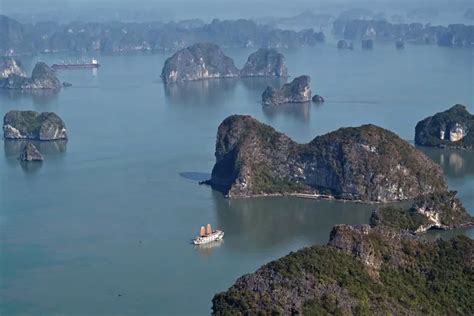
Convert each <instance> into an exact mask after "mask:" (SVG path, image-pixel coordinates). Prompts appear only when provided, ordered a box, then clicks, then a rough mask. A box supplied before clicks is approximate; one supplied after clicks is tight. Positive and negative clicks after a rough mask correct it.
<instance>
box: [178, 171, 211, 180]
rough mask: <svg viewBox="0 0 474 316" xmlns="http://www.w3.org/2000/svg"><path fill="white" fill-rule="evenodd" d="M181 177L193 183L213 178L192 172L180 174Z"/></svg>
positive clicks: (209, 175)
mask: <svg viewBox="0 0 474 316" xmlns="http://www.w3.org/2000/svg"><path fill="white" fill-rule="evenodd" d="M179 175H180V176H181V177H183V178H185V179H188V180H193V181H196V182H200V181H205V180H209V179H210V178H211V174H210V173H206V172H192V171H189V172H180V173H179Z"/></svg>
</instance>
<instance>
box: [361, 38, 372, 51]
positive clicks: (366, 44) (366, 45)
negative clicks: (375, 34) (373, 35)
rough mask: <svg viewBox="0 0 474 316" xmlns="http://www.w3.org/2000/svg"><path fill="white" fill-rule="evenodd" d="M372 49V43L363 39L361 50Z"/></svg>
mask: <svg viewBox="0 0 474 316" xmlns="http://www.w3.org/2000/svg"><path fill="white" fill-rule="evenodd" d="M373 48H374V41H373V40H371V39H363V40H362V49H373Z"/></svg>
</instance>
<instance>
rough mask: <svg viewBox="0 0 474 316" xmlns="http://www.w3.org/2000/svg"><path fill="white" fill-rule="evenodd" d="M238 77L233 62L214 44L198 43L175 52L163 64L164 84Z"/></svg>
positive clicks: (162, 75) (237, 71) (162, 76)
mask: <svg viewBox="0 0 474 316" xmlns="http://www.w3.org/2000/svg"><path fill="white" fill-rule="evenodd" d="M238 76H239V70H238V69H237V68H236V67H235V65H234V61H233V60H232V59H231V58H230V57H228V56H226V55H225V54H224V52H223V51H222V50H221V49H220V48H219V47H218V46H217V45H214V44H209V43H199V44H194V45H193V46H190V47H188V48H184V49H181V50H179V51H178V52H176V53H175V54H174V55H173V56H171V57H170V58H168V59H167V60H166V62H165V65H164V67H163V70H162V72H161V78H162V80H163V82H165V83H173V82H183V81H193V80H202V79H212V78H233V77H238Z"/></svg>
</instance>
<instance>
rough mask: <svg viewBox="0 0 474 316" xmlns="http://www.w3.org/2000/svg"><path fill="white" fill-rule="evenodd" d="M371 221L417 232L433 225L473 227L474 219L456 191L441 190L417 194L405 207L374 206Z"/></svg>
mask: <svg viewBox="0 0 474 316" xmlns="http://www.w3.org/2000/svg"><path fill="white" fill-rule="evenodd" d="M370 223H371V225H373V226H386V227H390V228H393V229H396V230H403V231H408V232H410V233H412V234H418V233H423V232H425V231H427V230H429V229H433V228H434V229H443V230H447V229H454V228H458V227H466V226H474V218H473V217H472V216H470V215H469V213H468V212H467V210H466V209H465V208H464V206H463V205H462V203H461V201H460V200H459V199H458V198H457V197H456V192H444V193H435V194H429V195H427V196H419V197H417V198H416V199H415V201H414V203H413V205H412V206H411V207H410V208H408V209H404V208H400V207H395V206H388V207H384V208H381V209H377V210H375V211H374V213H373V214H372V216H371V218H370Z"/></svg>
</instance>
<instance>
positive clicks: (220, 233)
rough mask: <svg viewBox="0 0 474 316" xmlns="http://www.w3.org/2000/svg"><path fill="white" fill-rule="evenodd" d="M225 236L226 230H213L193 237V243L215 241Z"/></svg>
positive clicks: (201, 243) (200, 243) (199, 243)
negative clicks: (204, 234)
mask: <svg viewBox="0 0 474 316" xmlns="http://www.w3.org/2000/svg"><path fill="white" fill-rule="evenodd" d="M222 238H224V232H223V231H220V230H216V231H213V232H212V234H209V235H206V236H198V237H196V238H194V239H193V244H195V245H203V244H207V243H210V242H213V241H217V240H221V239H222Z"/></svg>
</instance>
